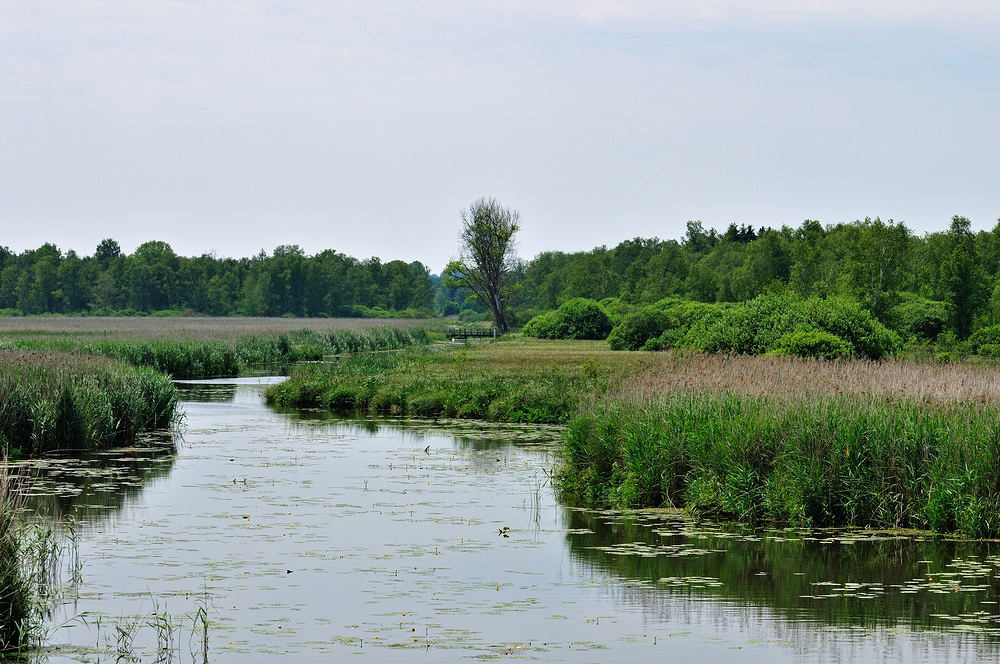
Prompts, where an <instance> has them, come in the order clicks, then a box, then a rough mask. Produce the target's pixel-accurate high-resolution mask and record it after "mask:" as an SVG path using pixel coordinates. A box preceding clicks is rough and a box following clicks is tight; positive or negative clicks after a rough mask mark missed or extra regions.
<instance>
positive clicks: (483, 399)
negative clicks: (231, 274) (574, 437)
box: [267, 337, 651, 423]
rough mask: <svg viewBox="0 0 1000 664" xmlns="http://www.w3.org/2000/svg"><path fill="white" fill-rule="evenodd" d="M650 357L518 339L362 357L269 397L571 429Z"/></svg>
mask: <svg viewBox="0 0 1000 664" xmlns="http://www.w3.org/2000/svg"><path fill="white" fill-rule="evenodd" d="M650 357H651V356H650V354H648V353H645V354H643V353H612V352H611V351H609V350H607V346H606V345H605V344H603V343H601V342H566V341H539V340H536V339H523V338H516V337H515V338H513V339H509V340H506V341H503V342H497V343H487V344H482V345H470V346H468V347H464V348H462V349H460V350H459V349H451V350H445V351H441V350H437V349H414V350H410V351H408V352H405V353H398V354H394V355H371V354H366V355H359V356H357V357H354V358H351V359H348V360H346V361H343V362H341V363H339V364H338V365H336V366H334V367H332V368H330V369H327V370H315V369H311V368H303V369H299V370H297V371H296V372H295V373H293V375H292V377H291V379H290V380H288V381H286V382H285V383H282V384H280V385H276V386H274V387H272V388H270V389H269V390H268V391H267V400H268V402H269V403H272V404H276V405H280V406H289V407H297V408H330V409H333V410H340V411H355V410H360V411H365V412H371V413H383V414H394V415H416V416H421V417H461V418H472V419H484V420H490V421H496V422H536V423H565V422H567V421H568V420H569V419H570V418H571V417H572V416H573V415H574V414H575V413H576V412H577V410H578V409H579V406H580V403H581V401H582V400H583V399H585V398H588V397H589V396H590V395H592V394H593V393H595V392H597V393H600V392H602V391H604V390H606V389H607V388H608V386H609V385H611V384H613V383H614V382H616V381H617V380H619V377H620V376H624V375H629V374H632V373H634V372H635V371H637V370H638V369H639V368H640V367H642V366H643V363H644V361H648V359H649V358H650Z"/></svg>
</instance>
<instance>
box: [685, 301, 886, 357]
mask: <svg viewBox="0 0 1000 664" xmlns="http://www.w3.org/2000/svg"><path fill="white" fill-rule="evenodd" d="M809 331H815V332H822V333H826V334H829V335H832V336H834V337H837V338H839V339H840V340H842V341H843V342H845V343H846V344H847V346H848V347H849V348H851V349H853V352H854V353H856V354H857V355H859V356H861V357H865V358H868V359H872V360H878V359H881V358H883V357H887V356H890V355H895V354H897V353H899V351H900V350H901V342H900V340H899V337H898V336H897V335H896V334H895V333H894V332H892V331H891V330H889V329H888V328H886V327H885V326H884V325H882V324H881V323H880V322H879V321H878V320H876V319H875V317H874V316H872V315H871V314H870V313H869V312H868V311H866V310H865V309H863V308H862V307H861V305H860V304H858V303H857V302H856V301H853V300H849V299H847V298H828V299H825V300H824V299H820V298H816V297H811V298H808V299H805V300H802V299H800V298H798V297H797V296H795V295H793V294H791V293H788V292H776V293H765V294H764V295H760V296H758V297H756V298H754V299H753V300H750V301H749V302H745V303H743V304H738V305H732V306H730V307H729V308H728V309H726V310H725V311H724V312H722V315H720V316H715V317H703V318H702V319H700V320H699V321H698V322H697V323H696V324H695V325H693V326H692V327H691V329H690V331H689V332H688V334H687V335H686V337H685V338H684V340H683V342H681V343H680V344H678V345H681V346H683V347H688V348H691V349H693V350H698V351H701V352H706V353H720V352H721V353H739V354H742V355H763V354H765V353H768V352H772V351H781V350H782V349H781V341H782V340H783V339H786V338H789V335H793V334H795V333H797V332H809Z"/></svg>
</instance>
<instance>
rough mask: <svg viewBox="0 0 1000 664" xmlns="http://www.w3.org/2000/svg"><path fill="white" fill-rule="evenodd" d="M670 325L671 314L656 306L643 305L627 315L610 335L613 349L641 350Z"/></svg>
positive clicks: (609, 344)
mask: <svg viewBox="0 0 1000 664" xmlns="http://www.w3.org/2000/svg"><path fill="white" fill-rule="evenodd" d="M669 326H670V316H668V315H667V314H665V313H664V312H662V311H660V310H658V309H656V308H654V307H643V308H642V309H639V310H638V311H633V312H632V313H630V314H628V315H626V316H625V317H624V318H623V319H622V322H620V323H619V324H618V325H616V326H615V327H614V329H612V330H611V334H609V335H608V346H609V347H610V348H611V350H639V349H641V348H642V347H643V346H645V345H646V342H648V341H649V340H650V339H655V338H657V337H659V336H660V335H661V334H663V332H664V330H666V329H667V327H669Z"/></svg>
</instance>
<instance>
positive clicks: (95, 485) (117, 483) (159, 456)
mask: <svg viewBox="0 0 1000 664" xmlns="http://www.w3.org/2000/svg"><path fill="white" fill-rule="evenodd" d="M176 458H177V456H176V446H175V443H174V440H173V437H172V435H169V434H164V435H161V436H158V437H157V438H156V439H153V440H150V444H149V446H148V447H132V448H126V449H119V450H113V451H108V452H102V453H97V454H93V455H90V456H88V457H85V458H79V457H45V458H41V459H31V460H29V461H23V462H20V463H18V464H17V465H16V466H14V469H15V472H16V473H17V475H18V476H19V478H20V481H19V482H18V484H19V486H21V487H22V489H21V491H22V493H23V494H24V495H25V496H26V504H25V507H26V509H28V510H29V511H31V512H34V513H36V514H39V515H43V516H47V517H53V518H56V519H63V518H64V517H66V516H69V515H72V516H73V517H74V518H75V519H76V520H77V522H79V523H82V524H86V523H88V522H90V521H95V520H103V519H108V518H112V517H114V516H116V515H117V514H118V513H119V512H121V511H122V510H123V509H124V508H125V507H127V506H128V505H129V504H131V503H133V502H135V500H137V499H138V496H139V494H141V493H142V491H143V489H144V488H145V487H146V485H147V484H148V483H150V482H151V481H153V480H155V479H157V478H160V477H165V476H166V475H168V474H169V473H170V471H171V469H172V468H173V465H174V462H175V461H176Z"/></svg>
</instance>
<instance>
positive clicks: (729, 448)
mask: <svg viewBox="0 0 1000 664" xmlns="http://www.w3.org/2000/svg"><path fill="white" fill-rule="evenodd" d="M598 343H599V342H572V341H562V342H559V341H540V340H528V339H517V338H511V339H509V340H507V341H504V342H502V343H495V344H486V345H483V346H480V347H471V348H469V349H466V350H458V351H450V352H430V351H426V350H423V351H408V352H405V353H401V354H397V355H393V356H374V355H364V356H359V357H357V358H354V359H352V360H349V361H346V362H343V363H341V364H340V365H338V366H337V367H334V368H333V369H331V370H328V371H313V370H302V371H299V372H296V373H295V374H294V375H293V377H292V378H291V380H289V381H287V382H285V383H282V384H281V385H277V386H274V387H272V388H270V389H269V390H268V392H267V400H268V402H269V403H272V404H276V405H282V406H294V407H306V408H329V409H333V410H341V411H356V410H360V411H364V412H368V413H383V414H397V415H413V416H421V417H462V418H472V419H484V420H490V421H499V422H545V423H561V424H567V425H568V430H567V432H566V435H565V439H564V454H563V462H564V463H563V466H562V468H561V470H560V475H559V477H560V482H561V488H562V493H563V496H564V498H565V499H566V500H567V501H569V502H571V503H575V504H578V505H584V506H588V507H612V508H644V507H675V508H684V509H691V510H694V511H696V512H697V513H699V514H702V515H706V516H713V517H718V518H726V519H734V520H742V521H750V522H757V523H775V524H787V525H802V526H869V527H878V528H920V529H930V530H935V531H938V532H958V533H962V534H966V535H970V536H977V537H992V536H996V535H1000V372H998V371H997V370H996V369H993V368H984V367H975V366H965V365H956V364H938V363H914V362H905V361H885V362H867V361H859V360H841V361H836V362H828V361H824V360H801V359H796V358H789V357H743V356H726V355H703V354H683V353H622V352H617V353H615V352H608V351H604V352H602V351H601V349H600V347H599V346H598V345H597V344H598Z"/></svg>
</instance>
